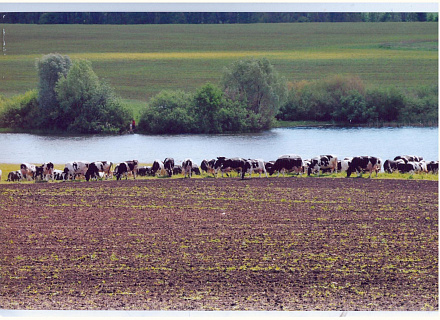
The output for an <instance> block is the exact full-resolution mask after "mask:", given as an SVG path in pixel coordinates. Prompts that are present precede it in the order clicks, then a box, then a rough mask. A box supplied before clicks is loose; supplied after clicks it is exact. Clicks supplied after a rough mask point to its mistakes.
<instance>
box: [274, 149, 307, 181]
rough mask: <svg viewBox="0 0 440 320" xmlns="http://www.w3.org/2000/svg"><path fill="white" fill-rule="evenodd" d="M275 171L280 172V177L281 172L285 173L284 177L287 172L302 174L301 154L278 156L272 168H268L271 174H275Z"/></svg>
mask: <svg viewBox="0 0 440 320" xmlns="http://www.w3.org/2000/svg"><path fill="white" fill-rule="evenodd" d="M275 171H276V172H278V175H277V176H278V177H279V176H280V172H282V173H283V177H284V174H285V172H295V173H297V174H302V172H303V160H302V159H301V157H300V156H298V155H294V154H286V155H282V156H280V157H278V159H277V160H276V161H275V163H274V164H273V166H272V168H270V169H269V170H268V172H269V174H270V175H273V174H274V172H275Z"/></svg>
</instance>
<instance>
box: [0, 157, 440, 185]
mask: <svg viewBox="0 0 440 320" xmlns="http://www.w3.org/2000/svg"><path fill="white" fill-rule="evenodd" d="M381 169H382V161H381V159H379V158H377V157H372V156H359V157H351V158H344V159H343V160H338V158H337V157H336V156H334V155H320V156H317V157H315V158H312V159H302V158H301V157H300V156H298V155H293V154H288V155H282V156H280V157H278V159H277V160H275V161H263V160H261V159H244V158H227V157H217V158H216V159H211V160H203V161H202V163H201V164H200V166H199V165H197V164H196V163H194V162H193V161H192V160H191V159H189V158H188V159H185V160H184V161H182V163H181V164H176V163H175V162H174V159H173V158H166V159H165V160H164V161H161V160H155V161H154V162H153V164H152V165H151V166H139V161H138V160H128V161H124V162H120V163H118V164H115V165H114V164H113V163H112V162H111V161H95V162H86V161H73V162H68V163H66V164H65V166H64V170H56V169H54V165H53V163H51V162H48V163H44V164H42V165H41V166H36V165H33V164H29V163H22V164H21V165H20V170H16V171H11V172H9V174H8V179H7V181H21V180H27V181H31V180H34V181H43V180H45V181H49V180H52V181H53V180H62V181H67V180H75V179H77V178H85V179H86V180H87V181H89V180H98V179H112V178H113V177H115V178H116V180H121V179H122V178H124V177H125V179H128V176H129V175H131V176H133V178H134V179H136V176H169V177H171V176H173V175H177V174H183V176H184V177H185V178H186V177H188V178H190V177H191V176H192V175H193V174H196V175H200V174H201V173H202V172H205V173H207V174H212V175H213V176H214V177H218V176H219V175H220V174H221V176H222V177H223V176H224V175H227V176H229V175H230V174H231V172H237V174H239V175H240V176H241V178H242V179H244V178H245V176H246V174H248V175H249V176H251V175H252V174H253V173H257V174H259V176H260V177H262V175H265V176H266V177H268V176H269V175H273V174H274V173H277V176H279V175H280V174H282V175H283V176H284V175H285V174H286V173H288V172H293V173H295V174H297V175H302V174H306V173H307V175H308V176H311V175H318V176H319V175H320V173H324V172H332V173H333V172H346V174H347V177H350V176H351V174H353V173H356V175H357V176H359V175H361V174H362V173H365V172H368V173H369V178H370V177H371V175H372V174H373V173H374V172H375V173H376V176H377V173H378V172H379V171H381ZM383 171H384V172H386V173H393V172H395V171H397V172H400V173H438V161H429V162H426V161H425V160H423V158H422V157H419V156H408V155H404V156H397V157H395V158H394V159H393V160H390V159H389V160H386V161H385V162H384V163H383ZM0 180H1V170H0Z"/></svg>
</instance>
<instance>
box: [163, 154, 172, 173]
mask: <svg viewBox="0 0 440 320" xmlns="http://www.w3.org/2000/svg"><path fill="white" fill-rule="evenodd" d="M163 167H164V169H165V171H166V172H167V173H168V176H169V177H172V176H173V168H174V159H173V158H165V160H164V161H163Z"/></svg>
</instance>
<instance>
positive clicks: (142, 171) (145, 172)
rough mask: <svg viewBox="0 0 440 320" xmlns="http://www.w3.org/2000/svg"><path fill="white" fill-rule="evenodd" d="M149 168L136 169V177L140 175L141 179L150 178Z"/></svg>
mask: <svg viewBox="0 0 440 320" xmlns="http://www.w3.org/2000/svg"><path fill="white" fill-rule="evenodd" d="M151 168H152V167H151V166H142V167H138V175H140V176H141V177H145V176H150V175H151Z"/></svg>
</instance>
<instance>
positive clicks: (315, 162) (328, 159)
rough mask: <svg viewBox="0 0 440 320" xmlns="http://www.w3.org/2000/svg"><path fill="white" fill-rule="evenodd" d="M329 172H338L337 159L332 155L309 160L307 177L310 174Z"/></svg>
mask: <svg viewBox="0 0 440 320" xmlns="http://www.w3.org/2000/svg"><path fill="white" fill-rule="evenodd" d="M321 170H322V171H324V170H330V172H331V173H333V172H337V171H338V158H337V157H336V156H333V155H320V156H319V157H315V158H313V159H312V160H311V163H310V165H309V167H308V169H307V175H308V176H310V174H311V173H316V172H317V173H318V177H319V173H320V171H321Z"/></svg>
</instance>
